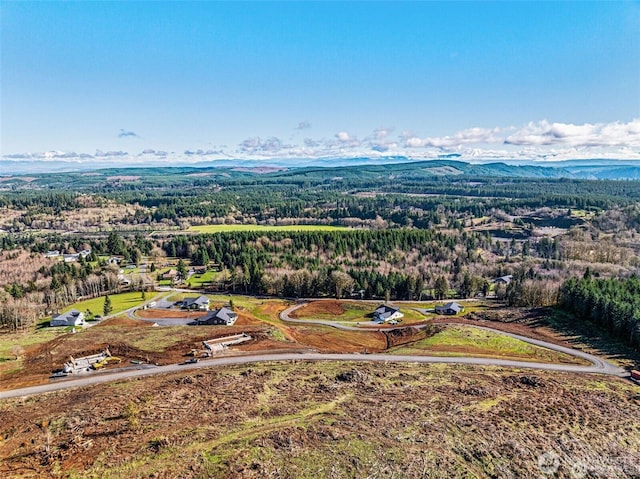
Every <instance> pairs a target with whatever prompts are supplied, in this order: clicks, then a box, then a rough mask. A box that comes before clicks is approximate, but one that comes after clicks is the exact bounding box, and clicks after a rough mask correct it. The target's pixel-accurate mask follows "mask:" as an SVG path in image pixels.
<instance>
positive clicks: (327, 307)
mask: <svg viewBox="0 0 640 479" xmlns="http://www.w3.org/2000/svg"><path fill="white" fill-rule="evenodd" d="M319 314H321V315H322V314H326V315H333V316H341V315H343V314H344V308H343V307H342V304H340V302H339V301H332V300H326V301H325V300H323V301H313V302H311V303H307V304H305V305H304V306H302V307H301V308H299V309H296V310H295V311H294V312H292V313H291V317H292V318H294V319H300V318H312V317H314V316H317V315H319Z"/></svg>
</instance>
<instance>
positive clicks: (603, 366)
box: [280, 303, 627, 376]
mask: <svg viewBox="0 0 640 479" xmlns="http://www.w3.org/2000/svg"><path fill="white" fill-rule="evenodd" d="M305 304H306V303H300V304H296V305H294V306H291V307H289V308H287V309H285V310H284V311H282V313H280V319H281V320H282V321H285V322H291V323H307V324H309V323H311V324H319V325H322V326H330V327H332V328H337V329H342V330H346V331H392V330H394V329H403V328H407V327H413V328H425V327H426V326H427V325H424V324H422V325H420V324H418V325H415V326H403V327H396V328H370V327H366V328H362V327H355V326H345V325H343V324H339V323H336V322H332V321H326V320H321V319H294V318H292V317H291V316H290V315H291V313H292V312H293V311H295V310H296V309H298V308H301V307H302V306H304V305H305ZM438 324H444V325H459V324H458V323H438ZM465 326H467V327H471V328H477V329H482V330H484V331H489V332H492V333H498V334H503V335H505V336H509V337H511V338H514V339H518V340H520V341H524V342H525V343H529V344H533V345H535V346H539V347H542V348H546V349H550V350H552V351H556V352H559V353H564V354H568V355H570V356H574V357H577V358H580V359H584V360H586V361H588V362H590V363H591V366H587V367H588V368H591V370H589V371H583V372H601V373H604V374H611V375H614V376H623V375H626V374H627V372H626V371H625V370H624V369H622V368H619V367H617V366H615V365H613V364H611V363H610V362H609V361H605V360H604V359H602V358H599V357H597V356H594V355H593V354H589V353H585V352H584V351H578V350H576V349H573V348H568V347H565V346H559V345H557V344H553V343H548V342H546V341H541V340H539V339H532V338H528V337H526V336H521V335H519V334H513V333H507V332H504V331H500V330H498V329H493V328H489V327H486V326H475V325H473V326H471V325H465ZM470 359H478V358H470ZM489 361H493V360H492V359H489ZM461 362H466V361H461ZM473 364H496V365H498V364H497V363H495V362H494V363H481V362H475V363H473Z"/></svg>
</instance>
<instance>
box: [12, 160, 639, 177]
mask: <svg viewBox="0 0 640 479" xmlns="http://www.w3.org/2000/svg"><path fill="white" fill-rule="evenodd" d="M102 166H104V168H103V169H99V168H100V167H102ZM109 166H111V168H109ZM271 167H274V168H271ZM274 169H275V170H276V171H273V170H274ZM134 170H135V174H144V175H147V176H157V175H158V174H165V175H166V174H179V173H184V172H187V171H188V172H191V173H203V174H206V173H209V174H210V175H211V176H216V175H220V174H222V173H223V172H224V171H227V172H235V173H238V172H240V171H241V172H243V173H244V175H247V174H248V175H251V174H261V175H273V176H281V177H282V176H292V175H296V176H297V175H312V176H327V177H335V176H353V177H369V176H371V177H375V176H376V175H380V174H394V175H398V176H403V177H422V178H424V177H436V176H457V175H467V176H500V177H531V178H576V179H614V180H629V179H631V180H636V179H640V161H638V160H610V159H599V160H566V161H558V162H545V163H541V162H534V161H522V160H503V161H500V162H490V163H489V162H486V163H483V162H473V163H468V162H463V161H458V160H455V159H452V158H449V157H448V158H442V159H437V160H412V159H409V158H406V157H401V156H390V157H383V158H366V157H359V158H324V159H322V158H321V159H304V158H301V159H299V160H291V159H286V160H268V161H265V160H214V161H206V162H199V163H190V164H183V165H181V166H177V167H175V168H174V167H168V166H167V164H166V163H161V164H155V165H153V164H151V165H150V164H149V163H148V162H139V163H131V164H127V165H126V166H123V167H120V166H118V167H117V168H113V163H109V164H101V163H100V162H99V161H92V162H89V163H84V162H82V163H79V162H70V161H64V160H60V161H58V160H55V161H51V160H49V161H37V160H32V161H21V160H7V159H2V160H0V176H5V177H6V176H18V175H30V176H36V177H38V178H41V177H46V176H47V175H50V174H54V175H55V174H61V173H74V172H82V173H85V174H86V173H88V172H92V171H94V172H96V173H97V174H98V175H97V176H109V175H115V174H119V175H123V174H133V171H134ZM244 175H243V176H244ZM234 176H235V175H234ZM6 181H7V179H5V182H6Z"/></svg>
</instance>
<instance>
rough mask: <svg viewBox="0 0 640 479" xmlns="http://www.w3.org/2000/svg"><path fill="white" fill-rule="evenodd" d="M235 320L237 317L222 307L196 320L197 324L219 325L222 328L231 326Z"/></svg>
mask: <svg viewBox="0 0 640 479" xmlns="http://www.w3.org/2000/svg"><path fill="white" fill-rule="evenodd" d="M236 319H238V315H237V314H236V313H234V312H233V311H232V310H231V309H229V308H226V307H223V308H220V309H213V310H211V311H209V312H208V313H207V314H205V315H204V316H202V317H201V318H198V319H197V321H198V324H211V325H214V324H220V325H223V326H232V325H233V324H234V323H235V322H236Z"/></svg>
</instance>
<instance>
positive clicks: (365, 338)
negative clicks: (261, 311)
mask: <svg viewBox="0 0 640 479" xmlns="http://www.w3.org/2000/svg"><path fill="white" fill-rule="evenodd" d="M281 329H283V328H281ZM283 332H284V333H285V335H286V336H287V337H290V338H292V339H293V340H294V341H296V342H298V343H300V344H304V345H305V346H309V347H311V348H314V349H317V350H318V351H320V352H327V353H362V352H370V353H374V352H381V351H384V350H385V349H387V339H386V337H385V335H384V334H383V333H379V332H374V331H372V332H364V331H363V332H359V331H349V332H346V331H340V330H338V329H334V328H330V327H305V326H295V327H288V328H284V329H283Z"/></svg>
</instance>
